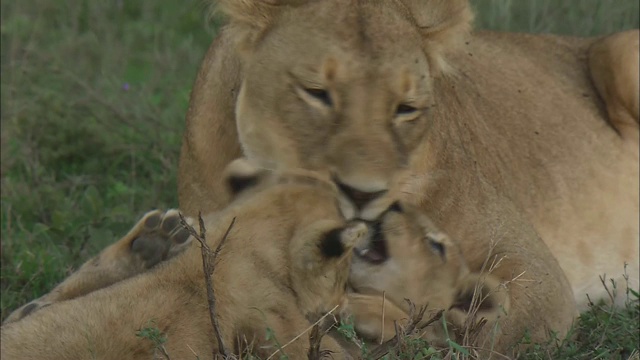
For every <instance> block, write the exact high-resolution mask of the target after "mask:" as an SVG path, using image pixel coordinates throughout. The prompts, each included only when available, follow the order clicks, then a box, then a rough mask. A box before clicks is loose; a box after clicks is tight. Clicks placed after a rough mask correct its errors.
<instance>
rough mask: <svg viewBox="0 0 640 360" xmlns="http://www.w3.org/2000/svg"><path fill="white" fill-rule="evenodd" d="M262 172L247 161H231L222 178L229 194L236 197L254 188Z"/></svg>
mask: <svg viewBox="0 0 640 360" xmlns="http://www.w3.org/2000/svg"><path fill="white" fill-rule="evenodd" d="M264 172H265V171H264V170H261V169H259V168H257V167H256V166H254V165H253V164H252V163H251V162H249V160H247V159H244V158H240V159H235V160H233V161H232V162H231V163H229V165H227V168H226V169H225V171H224V174H223V177H224V182H225V184H226V185H227V189H228V190H229V192H230V193H231V194H232V195H233V196H236V195H238V194H240V193H241V192H243V191H245V190H247V189H250V188H252V187H254V186H256V185H257V184H258V182H259V180H260V177H261V176H262V175H263V174H264Z"/></svg>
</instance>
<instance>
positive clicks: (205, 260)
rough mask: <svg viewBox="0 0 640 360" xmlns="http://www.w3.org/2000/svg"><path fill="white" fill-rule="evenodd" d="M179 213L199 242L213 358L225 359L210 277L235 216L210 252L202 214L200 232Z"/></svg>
mask: <svg viewBox="0 0 640 360" xmlns="http://www.w3.org/2000/svg"><path fill="white" fill-rule="evenodd" d="M179 215H180V223H181V224H182V226H183V227H184V228H186V229H187V231H189V233H190V234H191V235H192V236H193V237H194V238H195V239H196V240H198V242H199V243H200V251H201V253H202V267H203V269H204V280H205V283H206V285H207V299H208V304H209V317H210V318H211V325H212V326H213V332H214V333H215V336H216V341H217V342H218V353H215V352H214V353H213V358H214V359H217V358H218V355H222V357H223V358H225V359H226V358H228V357H229V354H230V353H229V352H228V351H227V348H226V347H225V345H224V341H223V340H222V335H220V334H221V332H220V324H219V323H218V317H217V316H216V298H215V294H214V292H213V282H212V280H211V277H212V276H213V271H214V270H215V266H216V264H217V262H216V261H217V257H218V254H219V253H220V250H221V249H222V245H223V244H224V243H225V241H226V240H227V238H228V237H229V233H230V232H231V229H232V228H233V225H234V224H235V222H236V218H235V217H234V218H233V220H231V223H230V224H229V227H228V228H227V231H226V232H225V233H224V236H223V237H222V240H220V243H219V244H218V246H217V247H216V250H215V251H214V252H213V253H212V252H211V249H210V248H209V245H207V241H206V233H207V231H206V229H205V227H204V220H203V219H202V214H201V213H200V212H198V223H199V227H200V233H197V232H196V231H195V229H194V228H193V227H192V226H191V225H189V224H187V222H186V221H185V219H184V217H183V216H182V213H180V214H179Z"/></svg>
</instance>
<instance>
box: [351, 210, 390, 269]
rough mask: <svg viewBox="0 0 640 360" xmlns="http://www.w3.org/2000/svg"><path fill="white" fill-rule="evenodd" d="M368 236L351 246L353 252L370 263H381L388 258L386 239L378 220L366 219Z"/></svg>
mask: <svg viewBox="0 0 640 360" xmlns="http://www.w3.org/2000/svg"><path fill="white" fill-rule="evenodd" d="M367 225H368V226H369V236H368V237H367V240H365V241H364V242H362V244H357V245H356V246H355V247H354V248H353V252H354V254H356V255H357V256H358V257H359V258H360V259H362V260H364V261H366V262H369V263H372V264H381V263H383V262H385V261H386V260H387V259H388V258H389V254H388V253H387V241H386V239H385V237H384V234H383V232H382V223H381V222H380V220H376V221H373V222H371V221H368V222H367Z"/></svg>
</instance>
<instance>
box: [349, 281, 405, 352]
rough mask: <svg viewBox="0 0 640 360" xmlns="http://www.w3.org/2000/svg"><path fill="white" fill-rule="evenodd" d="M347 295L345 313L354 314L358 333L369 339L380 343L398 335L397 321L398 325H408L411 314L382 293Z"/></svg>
mask: <svg viewBox="0 0 640 360" xmlns="http://www.w3.org/2000/svg"><path fill="white" fill-rule="evenodd" d="M347 296H348V304H347V308H346V310H345V313H346V314H347V315H351V316H353V323H354V326H355V330H356V332H357V333H358V335H360V336H362V337H364V338H366V339H367V340H369V341H375V342H378V343H379V342H381V341H386V340H389V339H391V338H393V337H394V336H395V335H396V328H395V323H396V322H397V323H398V325H403V326H405V325H407V321H408V320H409V315H407V313H406V312H404V311H403V310H402V309H400V308H399V307H398V306H396V305H395V304H394V303H393V302H391V301H389V300H385V299H383V297H382V296H381V295H368V294H358V293H349V294H348V295H347ZM383 304H384V311H383V310H382V306H383ZM383 315H384V318H383Z"/></svg>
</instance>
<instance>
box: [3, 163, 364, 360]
mask: <svg viewBox="0 0 640 360" xmlns="http://www.w3.org/2000/svg"><path fill="white" fill-rule="evenodd" d="M237 165H238V164H237V163H232V165H231V166H230V171H229V172H228V173H227V176H226V177H227V178H230V177H233V176H237V177H238V178H247V177H249V178H250V179H252V181H253V182H252V183H250V185H249V189H246V190H243V191H242V192H241V193H240V195H239V196H238V197H237V198H236V200H235V201H234V202H232V203H231V205H230V206H229V207H228V208H227V209H225V210H224V211H222V212H219V213H213V214H211V215H208V216H206V217H205V218H204V223H205V228H206V229H207V232H206V239H207V243H208V245H209V247H210V248H211V249H215V248H216V247H217V245H218V244H219V242H220V241H221V239H222V238H223V234H224V233H225V232H226V230H227V229H228V227H229V225H230V223H231V222H232V220H233V219H234V218H235V225H234V227H233V228H232V229H231V231H230V234H229V237H228V239H227V240H226V241H225V243H224V244H223V245H222V247H221V251H220V253H219V255H218V260H217V262H216V267H215V270H214V272H213V275H212V283H213V288H214V291H215V296H216V307H217V311H216V312H217V319H218V321H219V324H220V329H221V333H220V335H221V337H222V339H223V341H224V344H225V345H226V347H227V348H228V349H229V350H231V351H234V352H236V353H237V352H238V351H239V350H238V349H242V348H243V346H244V342H246V343H248V344H249V345H250V346H252V349H253V352H254V353H256V354H258V355H260V356H263V357H266V356H268V355H270V354H272V353H273V352H274V351H276V349H277V347H276V343H274V342H273V341H272V340H269V341H268V340H265V335H266V331H267V328H269V329H271V330H272V331H273V333H274V335H275V336H276V338H277V341H278V343H279V344H280V346H282V345H284V344H286V343H287V342H288V341H289V340H293V339H294V338H295V337H296V336H298V335H299V334H301V333H303V332H304V330H305V329H307V328H308V327H309V326H310V322H309V321H315V320H316V319H319V318H320V316H321V315H323V314H325V313H327V312H328V311H330V310H332V309H334V307H336V306H343V305H344V302H345V288H346V281H347V276H348V269H349V263H350V256H349V255H350V253H351V248H352V247H353V246H354V244H355V243H356V241H358V238H359V237H361V236H364V235H365V234H366V226H364V224H362V223H359V222H354V223H351V224H347V223H346V222H345V220H344V219H343V218H342V215H341V213H340V210H339V207H338V202H337V201H338V199H337V197H336V196H337V192H336V189H335V187H334V186H333V185H332V184H331V183H329V182H327V181H326V180H322V179H321V178H319V177H317V176H314V175H313V174H311V173H309V172H304V171H301V172H297V173H284V174H270V173H268V172H265V171H258V170H254V171H253V173H247V171H246V170H247V168H246V166H240V167H238V166H237ZM240 169H242V171H240ZM156 215H158V214H157V213H151V214H149V215H148V216H146V217H145V218H143V219H142V220H141V221H140V222H139V223H138V224H137V225H136V226H135V227H134V229H133V230H132V232H131V233H130V234H129V235H127V236H126V237H124V238H122V239H121V240H119V241H118V242H116V243H115V244H113V245H112V246H111V247H109V248H107V249H105V251H104V252H103V253H101V255H99V256H98V257H97V259H99V260H100V261H99V263H102V264H103V266H102V268H103V270H104V271H105V272H107V273H108V272H110V271H111V272H115V273H118V272H117V271H115V269H116V268H119V267H121V265H122V264H125V263H126V264H129V265H132V264H135V263H136V262H138V263H139V259H138V255H137V254H135V253H133V251H132V250H131V249H132V248H135V247H136V245H135V244H136V241H138V239H140V236H144V237H146V238H147V240H149V232H150V231H149V229H150V228H154V226H153V225H158V224H157V223H156V221H151V223H154V224H149V222H150V221H149V219H156V220H158V218H157V216H156ZM174 215H175V213H174V212H169V213H168V214H167V215H165V216H164V220H165V221H166V220H167V219H172V220H175V219H176V217H175V216H174ZM189 221H190V222H191V223H192V224H193V223H195V221H193V220H189ZM158 222H159V220H158ZM149 225H151V226H149ZM162 227H163V226H162V225H160V228H162ZM195 227H196V229H197V228H198V227H197V225H195ZM165 228H168V226H165ZM176 231H181V230H180V229H177V230H176ZM166 233H167V232H165V235H166ZM168 233H171V234H172V235H171V236H163V237H162V238H160V239H155V242H154V239H150V240H149V241H147V242H146V243H145V244H144V245H145V246H147V248H148V249H151V248H154V247H155V248H159V249H165V248H166V247H167V246H165V244H164V243H165V242H166V240H171V239H176V238H180V239H182V240H184V239H185V237H184V236H176V233H175V231H168ZM330 233H331V234H337V236H338V238H336V237H335V236H334V237H330V236H328V234H330ZM131 239H135V240H133V242H132V240H131ZM328 239H329V240H333V241H334V242H327V241H329V240H328ZM336 239H337V240H336ZM335 241H339V242H340V244H339V249H340V250H341V252H337V253H336V252H335V251H334V252H333V253H332V254H333V255H332V256H329V255H327V253H326V252H325V251H323V250H322V249H323V248H324V247H323V246H325V244H329V245H333V246H336V245H337V244H336V242H335ZM178 246H180V245H178ZM182 246H186V249H184V250H183V252H182V253H180V254H179V255H176V256H174V257H173V258H171V259H168V260H166V259H167V257H165V261H164V262H162V263H161V264H159V265H158V266H156V267H155V268H153V269H152V270H151V271H147V272H143V273H141V274H139V275H137V276H133V275H135V273H136V271H131V272H130V273H129V274H128V275H129V277H130V278H129V279H127V280H122V281H120V282H118V283H115V284H113V285H111V286H107V283H106V282H102V283H100V284H96V283H95V282H96V276H95V269H96V268H99V267H100V265H99V263H98V264H96V262H95V261H92V260H90V261H89V262H88V263H87V264H85V266H83V267H82V268H81V269H80V270H79V271H78V272H77V273H76V274H74V276H71V277H70V278H69V279H67V281H65V283H63V284H61V285H60V286H59V287H58V289H63V290H67V289H71V288H76V289H80V288H83V287H84V289H83V290H82V291H76V292H74V293H73V294H72V293H71V292H69V291H67V292H66V295H67V296H66V298H62V297H58V298H57V299H54V298H53V297H52V296H50V297H49V298H48V300H51V304H50V305H49V306H47V307H44V308H41V309H39V310H38V311H32V313H31V314H30V315H29V316H28V317H24V318H23V319H21V320H20V321H13V322H10V323H8V324H5V325H3V326H2V328H1V341H0V346H1V353H2V358H3V359H5V358H6V359H85V358H95V359H150V358H152V356H154V351H159V350H158V349H155V350H154V345H153V343H152V342H151V341H149V340H146V339H142V338H139V337H136V331H137V330H140V329H141V328H144V327H147V326H149V327H157V328H158V329H159V330H160V331H161V332H162V333H163V334H164V336H166V338H167V342H166V343H165V344H164V347H165V350H166V352H167V353H169V355H170V356H171V358H176V359H187V358H192V357H194V356H195V355H196V354H197V355H198V356H199V357H200V358H210V357H211V354H212V353H213V352H215V350H216V347H215V344H216V341H215V338H214V333H213V330H212V326H211V323H210V320H209V316H208V304H207V295H206V287H205V284H204V274H203V270H202V259H201V250H200V246H199V245H198V243H197V242H196V241H195V240H193V239H189V240H186V241H184V242H183V243H182ZM140 247H142V245H138V248H140ZM116 249H117V251H116ZM172 250H176V252H178V249H176V246H174V247H172ZM333 250H335V248H333ZM169 252H171V250H169ZM116 253H118V254H119V255H116ZM139 268H140V267H139ZM140 271H142V270H140ZM124 277H126V276H125V275H123V276H122V278H124ZM91 282H93V283H94V285H90V286H88V287H87V284H89V283H91ZM100 286H101V287H102V289H99V287H100ZM98 289H99V290H98ZM62 292H64V291H62ZM54 293H56V292H55V291H54ZM57 293H60V291H58V292H57ZM85 294H86V295H85ZM82 295H83V296H82ZM65 299H69V300H67V301H59V300H65ZM56 300H58V301H56ZM335 310H336V313H339V312H340V308H339V307H338V308H337V309H335ZM308 347H309V342H308V335H304V336H301V337H300V338H299V340H296V341H294V342H292V343H291V344H289V345H288V346H287V347H286V348H285V349H284V350H283V351H284V352H285V353H286V354H288V355H289V356H290V358H295V359H299V358H304V357H306V353H307V349H308ZM323 348H325V349H329V350H332V351H334V352H336V353H335V354H334V357H336V358H343V357H344V356H346V354H344V353H343V352H342V350H341V348H340V347H339V346H338V344H337V343H335V341H334V340H332V339H331V338H329V337H326V338H325V339H323Z"/></svg>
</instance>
